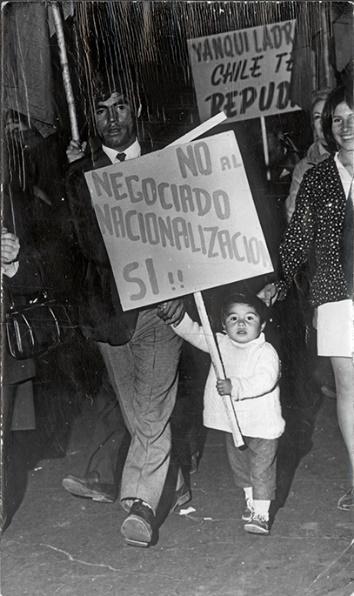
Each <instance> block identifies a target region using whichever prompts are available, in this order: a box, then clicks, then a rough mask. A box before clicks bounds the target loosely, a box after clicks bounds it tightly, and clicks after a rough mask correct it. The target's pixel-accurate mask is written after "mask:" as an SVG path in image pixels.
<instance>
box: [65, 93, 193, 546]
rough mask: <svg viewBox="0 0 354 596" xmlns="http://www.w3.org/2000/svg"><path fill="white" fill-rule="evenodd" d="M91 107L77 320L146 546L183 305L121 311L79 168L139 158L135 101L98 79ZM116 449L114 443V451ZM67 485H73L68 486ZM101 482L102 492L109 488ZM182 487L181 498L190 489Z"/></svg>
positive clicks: (130, 538)
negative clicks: (108, 406)
mask: <svg viewBox="0 0 354 596" xmlns="http://www.w3.org/2000/svg"><path fill="white" fill-rule="evenodd" d="M94 110H95V112H94V120H95V128H96V132H97V135H98V139H96V140H95V141H94V142H92V143H91V154H90V155H89V156H87V157H86V156H85V157H83V158H82V159H80V160H78V161H75V163H73V164H72V167H71V169H70V171H69V174H68V179H67V198H68V202H69V206H70V210H71V213H72V218H73V224H74V227H75V233H76V237H77V242H78V245H79V250H80V252H81V255H82V257H83V260H84V263H85V275H84V279H83V281H82V286H81V287H82V293H81V297H80V301H79V302H80V304H79V309H80V326H81V329H82V331H83V333H84V335H85V336H86V337H88V338H91V339H93V340H95V342H97V346H98V347H99V350H100V352H101V354H102V357H103V360H104V362H105V365H106V368H107V372H108V375H109V379H110V382H111V385H112V387H113V389H114V392H115V394H116V397H117V399H118V401H119V404H120V407H121V410H122V413H123V416H124V420H125V423H126V426H127V428H128V430H129V433H130V435H131V442H130V447H129V451H128V454H127V458H126V461H125V465H124V469H123V474H122V480H121V495H120V499H121V504H122V506H123V508H124V509H125V510H126V511H127V512H128V516H127V517H126V519H125V520H124V522H123V524H122V528H121V531H122V534H123V535H124V537H125V540H126V542H127V543H128V544H131V545H136V546H148V545H149V544H150V542H151V540H152V538H153V535H154V531H155V530H156V509H157V506H158V504H159V501H160V497H161V494H162V490H163V487H164V484H165V480H166V476H167V471H168V468H169V464H170V451H171V436H170V425H169V419H170V416H171V413H172V410H173V406H174V403H175V399H176V391H177V381H178V363H179V358H180V351H181V341H180V339H179V338H178V337H177V336H176V335H175V334H174V332H173V330H172V329H171V328H170V326H169V325H170V324H173V323H176V322H178V321H180V320H181V318H182V316H183V314H184V305H183V302H182V301H181V300H173V301H167V302H164V303H163V304H159V305H153V306H150V307H145V308H141V309H137V310H134V311H129V312H123V311H122V307H121V303H120V299H119V294H118V292H117V288H116V284H115V281H114V278H113V274H112V270H111V265H110V262H109V259H108V256H107V252H106V248H105V244H104V241H103V238H102V236H101V233H100V230H99V227H98V224H97V220H96V216H95V213H94V209H93V207H92V204H91V198H90V194H89V191H88V187H87V184H86V182H85V178H84V174H83V173H84V172H85V171H90V170H93V169H96V168H100V167H103V166H107V165H110V164H112V163H115V162H117V161H123V160H125V159H134V158H137V157H139V156H140V154H141V147H140V144H139V141H138V139H137V136H136V118H138V117H139V112H140V106H139V102H135V101H134V97H133V96H131V95H129V94H127V93H126V89H121V88H120V86H119V84H118V83H117V82H113V83H111V84H109V83H104V84H102V83H101V84H100V85H98V86H97V87H96V89H95V92H94ZM137 167H138V164H137ZM117 447H119V446H117V445H116V446H115V447H113V448H114V449H115V453H116V454H117V455H118V449H117ZM71 478H73V477H71ZM100 481H101V479H100V478H99V476H98V477H97V476H96V477H95V478H91V479H89V481H88V482H86V486H87V487H88V489H92V488H94V491H95V493H94V494H92V493H91V495H90V494H86V495H85V494H83V493H81V496H92V497H93V498H96V500H100V499H99V492H100V488H101V487H100ZM103 483H104V479H103ZM104 484H106V483H104ZM82 486H84V487H85V483H84V484H83V485H82ZM64 487H65V479H64ZM66 488H67V489H68V490H70V488H71V489H72V488H73V484H71V487H70V486H69V485H67V486H66ZM103 488H104V489H105V490H103V493H104V494H107V486H105V487H103ZM180 488H181V489H182V492H183V491H184V495H182V497H183V499H185V501H184V502H186V500H189V493H188V494H185V489H183V486H181V487H180ZM70 492H75V491H74V490H70ZM76 494H77V493H76ZM94 495H96V497H95V496H94ZM179 496H181V495H179ZM101 500H105V499H104V498H102V499H101ZM108 500H109V499H108Z"/></svg>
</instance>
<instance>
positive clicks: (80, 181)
mask: <svg viewBox="0 0 354 596" xmlns="http://www.w3.org/2000/svg"><path fill="white" fill-rule="evenodd" d="M108 165H111V161H110V160H109V158H108V157H107V155H106V154H105V153H104V151H103V150H102V148H101V147H97V148H94V149H93V151H92V153H91V155H89V156H85V157H83V158H82V159H80V160H78V161H76V162H74V163H73V164H72V165H71V167H70V169H69V172H68V176H67V181H66V192H67V200H68V204H69V209H70V211H71V217H72V223H73V226H74V229H75V235H76V239H77V243H78V248H79V251H80V253H81V256H82V262H83V267H82V272H81V275H82V279H81V284H80V286H81V290H82V292H81V296H80V299H79V305H78V309H79V324H80V327H81V329H82V332H83V334H84V335H85V336H86V337H88V338H92V339H94V340H95V341H103V342H107V343H110V344H111V345H120V344H124V343H126V342H127V341H129V339H130V338H131V337H132V335H133V333H134V330H135V325H136V320H137V315H138V311H137V310H133V311H128V312H123V310H122V306H121V303H120V299H119V295H118V291H117V288H116V283H115V280H114V277H113V273H112V269H111V265H110V262H109V258H108V255H107V251H106V247H105V244H104V241H103V238H102V235H101V232H100V229H99V226H98V223H97V219H96V215H95V211H94V208H93V206H92V202H91V196H90V193H89V190H88V187H87V184H86V180H85V177H84V172H87V171H90V170H94V169H97V168H102V167H104V166H108Z"/></svg>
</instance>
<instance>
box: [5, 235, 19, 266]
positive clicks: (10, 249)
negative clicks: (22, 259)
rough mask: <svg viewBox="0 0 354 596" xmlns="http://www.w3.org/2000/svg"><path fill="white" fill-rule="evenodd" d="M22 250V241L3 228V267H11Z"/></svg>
mask: <svg viewBox="0 0 354 596" xmlns="http://www.w3.org/2000/svg"><path fill="white" fill-rule="evenodd" d="M19 250H20V241H19V239H18V238H17V236H15V234H11V233H10V232H8V231H7V230H6V228H2V230H1V265H9V264H10V263H13V261H16V259H17V256H18V253H19Z"/></svg>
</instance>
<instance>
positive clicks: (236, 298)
mask: <svg viewBox="0 0 354 596" xmlns="http://www.w3.org/2000/svg"><path fill="white" fill-rule="evenodd" d="M231 304H247V305H248V306H252V307H253V308H254V310H255V311H256V313H257V314H258V315H259V317H260V319H261V323H266V322H267V321H268V319H269V308H268V306H267V305H266V304H265V303H264V302H263V300H261V299H260V298H258V297H257V296H254V295H253V294H242V293H235V294H228V295H227V296H225V298H224V299H223V302H222V305H221V321H222V322H224V321H225V318H226V314H227V311H228V309H229V307H230V306H231Z"/></svg>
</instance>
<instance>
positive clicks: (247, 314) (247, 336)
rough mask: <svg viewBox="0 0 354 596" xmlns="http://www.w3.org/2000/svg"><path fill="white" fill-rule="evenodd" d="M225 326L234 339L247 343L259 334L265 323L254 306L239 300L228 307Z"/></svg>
mask: <svg viewBox="0 0 354 596" xmlns="http://www.w3.org/2000/svg"><path fill="white" fill-rule="evenodd" d="M223 327H224V329H225V331H226V333H227V335H228V336H229V337H230V338H231V339H233V341H236V342H238V343H240V344H246V343H247V342H249V341H252V340H253V339H256V338H257V337H258V336H259V334H260V333H261V331H263V329H264V327H265V323H262V322H261V318H260V316H259V314H258V313H257V311H256V310H255V309H254V307H253V306H250V305H249V304H241V303H239V302H237V303H233V304H230V306H229V307H228V310H227V312H226V316H225V319H224V324H223Z"/></svg>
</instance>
